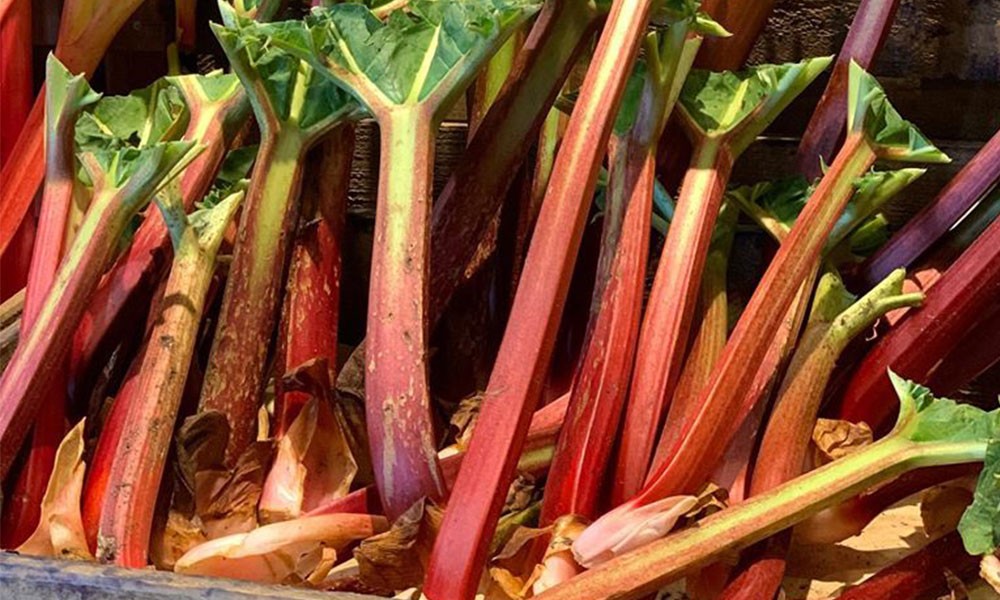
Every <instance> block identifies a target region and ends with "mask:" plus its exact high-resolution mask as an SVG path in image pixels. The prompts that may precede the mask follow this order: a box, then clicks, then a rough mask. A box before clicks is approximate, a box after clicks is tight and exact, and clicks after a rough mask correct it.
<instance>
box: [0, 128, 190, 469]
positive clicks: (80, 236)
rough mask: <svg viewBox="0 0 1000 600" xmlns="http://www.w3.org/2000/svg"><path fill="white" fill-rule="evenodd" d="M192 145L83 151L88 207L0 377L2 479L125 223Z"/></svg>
mask: <svg viewBox="0 0 1000 600" xmlns="http://www.w3.org/2000/svg"><path fill="white" fill-rule="evenodd" d="M196 150H197V148H196V146H195V145H194V144H193V143H190V142H167V143H160V144H156V145H155V146H151V147H148V148H143V149H136V148H128V149H124V150H117V151H99V152H98V153H90V152H88V153H86V154H84V155H82V156H81V162H82V163H83V165H84V168H85V169H86V170H87V173H88V175H89V176H90V178H91V182H92V183H93V189H94V191H93V197H92V199H91V203H90V208H89V209H88V210H87V215H86V217H85V218H84V221H83V223H82V225H81V227H80V230H79V231H78V232H77V236H76V238H75V239H74V241H73V244H72V245H71V246H70V248H69V250H68V251H67V253H66V256H65V258H64V259H63V261H62V263H61V264H60V266H59V272H58V274H57V276H56V280H55V282H54V283H53V285H52V288H51V289H50V290H49V293H48V295H47V296H46V298H45V302H44V303H43V305H42V309H41V311H40V312H39V314H38V318H37V319H36V321H35V324H34V326H33V327H32V328H31V331H30V332H28V335H27V336H26V337H25V338H23V339H22V340H21V343H20V344H19V345H18V347H17V350H16V351H15V353H14V356H13V358H12V359H11V362H10V364H8V365H7V369H6V370H5V371H4V374H3V379H2V380H0V477H3V476H6V474H7V471H8V469H9V468H10V465H11V462H12V461H13V459H14V457H15V456H16V454H17V452H18V449H19V448H20V446H21V443H22V442H23V440H24V436H25V435H26V433H27V431H28V429H29V427H30V425H31V424H32V423H33V422H34V419H35V416H36V415H37V413H38V410H39V409H40V408H41V407H40V402H38V399H39V398H41V397H42V396H43V394H44V393H45V391H46V390H47V389H48V386H49V382H50V381H51V380H52V379H53V378H54V377H55V376H56V374H57V373H58V372H59V370H60V369H61V368H62V365H63V361H64V360H65V357H66V356H67V355H68V353H69V345H70V341H71V339H72V335H73V332H74V331H75V328H76V325H77V323H78V322H79V320H80V317H81V315H82V314H83V311H84V310H85V309H86V306H87V302H88V301H89V300H90V296H91V294H93V292H94V290H95V289H96V288H97V284H98V282H99V280H100V277H101V275H102V274H103V272H104V269H105V268H106V267H107V264H108V262H109V261H110V259H111V257H112V256H113V253H114V251H115V249H116V248H117V246H118V243H119V239H120V238H121V236H122V233H123V232H124V231H125V228H126V227H127V226H128V223H129V221H130V220H131V219H132V217H133V216H134V215H135V214H136V213H137V212H138V211H139V210H140V209H142V207H143V206H145V205H146V203H148V202H149V200H150V198H152V196H153V194H155V193H156V192H157V191H158V190H159V189H160V188H162V187H163V186H164V185H166V183H167V182H169V181H170V180H171V179H172V178H173V177H175V176H176V175H177V174H178V173H179V172H180V170H182V169H183V167H184V166H186V164H187V162H188V161H190V160H191V158H193V156H194V154H195V152H196Z"/></svg>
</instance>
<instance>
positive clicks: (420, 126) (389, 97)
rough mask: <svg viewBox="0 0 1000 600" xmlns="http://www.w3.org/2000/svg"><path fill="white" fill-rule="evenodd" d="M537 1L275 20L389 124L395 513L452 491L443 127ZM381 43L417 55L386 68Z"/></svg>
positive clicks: (382, 410)
mask: <svg viewBox="0 0 1000 600" xmlns="http://www.w3.org/2000/svg"><path fill="white" fill-rule="evenodd" d="M537 8H538V6H537V5H535V4H531V3H529V2H525V1H517V2H510V3H506V4H502V5H494V4H492V3H490V2H479V1H476V2H463V3H457V2H455V3H452V2H433V1H427V0H424V1H414V2H410V3H409V4H408V5H407V15H404V14H403V13H402V12H400V11H396V12H394V13H392V14H391V15H390V16H389V18H388V20H387V21H386V22H385V23H383V22H381V21H379V20H378V19H377V18H376V17H375V15H373V14H372V13H371V12H370V11H368V9H366V8H364V7H363V6H359V5H353V4H344V5H336V6H333V7H331V8H329V9H326V10H322V9H316V10H314V11H313V13H312V14H311V15H310V16H309V17H307V19H306V22H305V23H301V22H286V23H282V24H279V25H276V26H273V27H266V29H267V30H268V31H269V32H270V33H271V35H273V38H272V39H274V41H275V42H276V43H278V44H279V45H282V46H284V47H287V48H289V49H290V50H291V51H293V52H297V53H298V54H299V55H300V56H302V57H303V58H305V59H308V60H311V61H312V62H313V63H314V64H315V65H316V66H317V68H318V69H320V70H321V71H322V72H323V73H325V74H326V75H327V76H329V77H330V78H331V79H332V80H333V81H335V82H337V84H338V85H340V86H342V87H343V88H344V89H346V90H348V91H349V92H351V93H352V94H354V95H355V97H356V98H357V99H358V100H359V102H361V103H362V104H363V105H364V106H365V107H366V108H367V109H368V111H369V112H370V113H371V114H372V115H373V116H374V117H375V119H376V120H377V121H378V123H379V129H380V135H381V143H380V147H381V152H380V168H379V185H378V199H377V206H378V210H377V212H376V217H375V218H376V222H375V239H376V244H375V247H374V251H373V255H372V272H371V285H370V288H369V307H368V327H367V333H368V335H367V339H366V347H365V352H366V356H365V362H366V365H367V369H366V371H367V372H366V375H365V395H366V412H367V415H368V420H367V425H368V434H369V443H370V445H371V449H372V453H371V454H372V460H373V464H374V467H375V478H376V481H377V483H378V487H379V493H380V494H381V495H382V503H383V505H384V506H385V508H386V511H387V514H388V515H389V517H390V518H393V519H395V518H396V517H398V516H399V515H401V514H402V513H403V512H405V511H406V510H407V509H409V508H410V506H411V505H412V504H413V503H414V502H416V501H417V500H419V499H420V498H422V497H424V496H429V497H431V498H434V499H442V498H443V497H444V495H445V486H444V482H443V480H442V479H441V474H440V471H439V468H438V465H437V456H436V448H435V442H434V430H433V423H432V421H431V413H430V410H431V407H430V396H429V390H428V387H427V356H426V355H427V340H426V338H427V333H428V332H427V329H428V323H427V312H428V304H429V302H428V295H427V292H428V282H427V274H428V260H429V246H430V244H429V242H430V203H431V195H432V189H431V183H432V181H431V179H432V171H433V166H434V160H433V158H434V138H435V133H436V130H437V127H438V124H439V123H440V122H441V121H442V120H443V119H444V117H445V114H446V113H447V111H448V110H449V109H450V108H451V106H452V104H453V103H454V101H455V100H456V99H457V98H458V96H459V95H460V94H461V93H462V92H463V91H464V90H465V88H466V87H467V86H468V85H469V84H470V83H471V82H472V80H473V78H474V77H475V74H476V71H477V70H478V69H479V67H480V65H482V64H483V63H484V62H486V61H487V60H489V58H490V57H491V56H492V55H493V54H494V53H495V52H496V51H497V50H498V49H499V48H500V47H501V46H502V45H503V44H504V42H505V41H506V40H507V39H508V38H509V36H510V35H511V34H512V33H513V32H514V31H515V30H516V29H517V28H518V27H519V26H520V25H521V24H523V23H524V22H525V21H526V20H527V19H528V18H529V17H530V15H531V14H533V13H534V12H535V10H537ZM360 24H363V27H361V28H360V29H359V27H360ZM374 47H380V48H381V49H380V52H392V53H394V54H395V55H398V56H406V57H407V60H405V61H404V60H395V61H393V62H391V63H389V65H388V70H386V65H385V64H383V63H382V62H381V61H379V60H375V54H373V50H372V48H374Z"/></svg>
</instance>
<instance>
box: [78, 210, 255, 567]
mask: <svg viewBox="0 0 1000 600" xmlns="http://www.w3.org/2000/svg"><path fill="white" fill-rule="evenodd" d="M167 197H168V199H164V200H158V203H159V204H160V210H161V211H162V212H163V217H164V220H165V221H166V223H167V227H168V229H169V230H170V232H171V238H172V240H173V244H174V246H175V251H174V261H173V265H172V267H171V270H170V276H169V278H168V279H167V283H166V288H165V289H164V293H163V298H164V302H163V304H162V306H161V308H160V309H159V316H158V318H157V319H156V321H155V325H154V327H153V330H152V332H151V334H150V336H149V338H148V339H149V341H148V344H149V345H148V347H147V348H146V350H145V351H144V352H143V354H142V363H141V365H140V366H139V368H138V370H137V372H136V375H135V380H134V383H133V384H132V386H133V388H132V390H131V393H130V394H129V398H128V400H129V402H128V404H127V406H126V407H125V410H124V414H122V415H120V422H121V427H122V435H121V442H120V445H119V446H118V447H117V448H116V449H115V456H114V459H113V460H112V462H111V465H110V470H109V473H108V484H107V486H106V495H105V497H104V499H103V509H102V511H101V520H100V525H99V529H98V537H97V558H98V560H100V561H102V562H113V563H115V564H117V565H120V566H124V567H131V568H143V567H145V566H146V565H147V564H148V559H147V550H148V548H149V537H150V530H151V529H152V525H153V514H154V510H155V508H156V497H157V494H158V492H159V490H160V479H161V478H162V476H163V471H164V468H165V466H166V461H167V454H168V452H169V450H170V442H171V439H172V436H173V432H174V429H175V422H176V420H177V414H178V411H179V409H180V403H181V399H182V397H183V394H184V385H185V382H186V380H187V372H188V367H189V366H190V364H191V358H192V356H193V355H194V349H195V342H196V341H197V336H198V326H199V324H200V323H201V316H202V311H203V308H204V303H205V297H206V295H207V293H208V288H209V285H210V284H211V281H212V276H213V274H214V271H215V269H214V268H213V267H214V264H215V254H216V252H217V251H218V249H219V246H220V244H221V242H222V238H223V236H224V234H225V230H226V228H227V227H228V226H229V222H230V220H231V219H232V217H233V215H234V214H235V212H236V209H237V207H238V206H239V203H240V201H241V200H242V198H243V192H236V193H234V194H232V195H230V196H229V197H227V198H225V199H224V200H223V201H222V202H220V203H219V204H218V205H216V206H214V207H212V208H208V209H202V210H199V211H196V212H195V213H193V214H192V215H191V217H190V220H189V218H188V217H187V215H186V214H185V213H184V206H183V203H182V202H181V201H180V200H179V199H174V200H170V199H169V195H167Z"/></svg>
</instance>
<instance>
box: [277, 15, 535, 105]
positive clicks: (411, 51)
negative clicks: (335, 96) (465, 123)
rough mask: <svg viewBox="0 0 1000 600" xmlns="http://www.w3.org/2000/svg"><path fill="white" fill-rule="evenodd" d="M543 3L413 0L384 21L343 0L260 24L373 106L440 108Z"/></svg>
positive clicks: (361, 99) (455, 96)
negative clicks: (303, 15) (301, 18)
mask: <svg viewBox="0 0 1000 600" xmlns="http://www.w3.org/2000/svg"><path fill="white" fill-rule="evenodd" d="M538 8H539V4H538V3H536V2H533V1H531V0H466V1H464V2H450V1H445V0H414V1H412V2H410V3H409V4H408V5H407V10H406V11H405V12H404V11H398V10H397V11H394V12H393V13H392V14H390V15H389V18H388V19H387V20H386V21H384V22H383V21H381V20H379V19H378V18H377V17H376V16H375V15H374V14H373V13H372V12H371V11H370V10H369V9H368V8H366V7H365V6H363V5H360V4H337V5H334V6H332V7H330V8H316V9H314V10H313V12H312V13H311V14H310V15H308V16H307V17H306V19H305V21H304V22H300V21H286V22H283V23H275V24H273V25H259V26H258V27H259V29H260V30H261V32H262V33H263V32H267V35H269V36H270V37H271V39H273V41H274V42H275V43H276V44H278V45H281V46H283V47H285V48H287V49H288V50H289V51H291V52H294V53H296V54H297V55H299V56H300V57H302V58H303V59H306V60H311V61H313V62H314V64H315V65H316V66H317V67H319V68H323V69H324V70H325V71H327V72H328V73H329V74H330V75H332V76H333V77H334V78H335V79H336V80H337V81H338V82H340V83H341V85H343V86H344V88H345V89H346V90H348V91H349V92H351V93H352V94H355V96H356V97H357V99H358V100H359V101H360V102H362V103H363V104H365V105H366V106H368V108H369V109H370V110H371V111H372V112H377V111H379V110H386V109H389V108H391V107H393V106H398V105H411V106H412V105H417V104H425V103H426V104H427V105H429V106H432V107H433V110H435V111H439V110H440V109H443V108H446V107H448V106H450V105H451V104H452V101H453V100H455V99H456V98H457V96H458V95H459V94H461V93H462V91H464V89H465V87H466V86H467V85H468V84H469V83H470V82H471V80H472V78H473V77H474V76H475V74H476V72H477V71H478V69H479V66H480V65H481V64H482V62H483V61H484V60H486V59H487V58H488V57H490V56H492V54H493V53H494V52H495V51H496V49H498V48H499V47H500V46H501V45H502V44H503V43H504V41H506V39H507V37H508V36H509V35H510V33H512V32H513V30H514V29H515V28H516V27H517V26H518V25H520V24H521V23H523V22H524V21H525V20H526V19H527V18H528V17H530V16H531V15H532V14H533V13H534V12H535V11H536V10H538ZM436 116H438V117H440V116H443V115H436Z"/></svg>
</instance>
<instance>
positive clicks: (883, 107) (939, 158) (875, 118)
mask: <svg viewBox="0 0 1000 600" xmlns="http://www.w3.org/2000/svg"><path fill="white" fill-rule="evenodd" d="M847 126H848V130H849V131H850V132H851V133H863V134H864V135H865V138H866V139H867V140H868V142H869V143H870V144H871V145H872V146H873V148H874V149H875V151H876V153H877V154H878V155H879V157H881V158H884V159H888V160H898V161H907V162H930V163H946V162H951V159H950V158H948V156H947V155H946V154H945V153H944V152H941V151H940V150H938V149H937V147H935V146H934V144H932V143H931V142H930V140H928V139H927V138H926V137H925V136H924V134H922V133H921V132H920V130H919V129H917V128H916V126H914V125H913V124H912V123H910V122H909V121H907V120H905V119H903V117H901V116H899V113H898V112H897V111H896V109H895V108H893V106H892V105H891V104H889V99H888V98H887V97H886V95H885V90H883V89H882V86H881V85H879V83H878V81H876V79H875V78H874V77H872V76H871V75H870V74H868V72H867V71H865V70H864V68H862V67H861V65H859V64H858V63H856V62H854V61H853V60H852V61H851V67H850V78H849V80H848V104H847Z"/></svg>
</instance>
